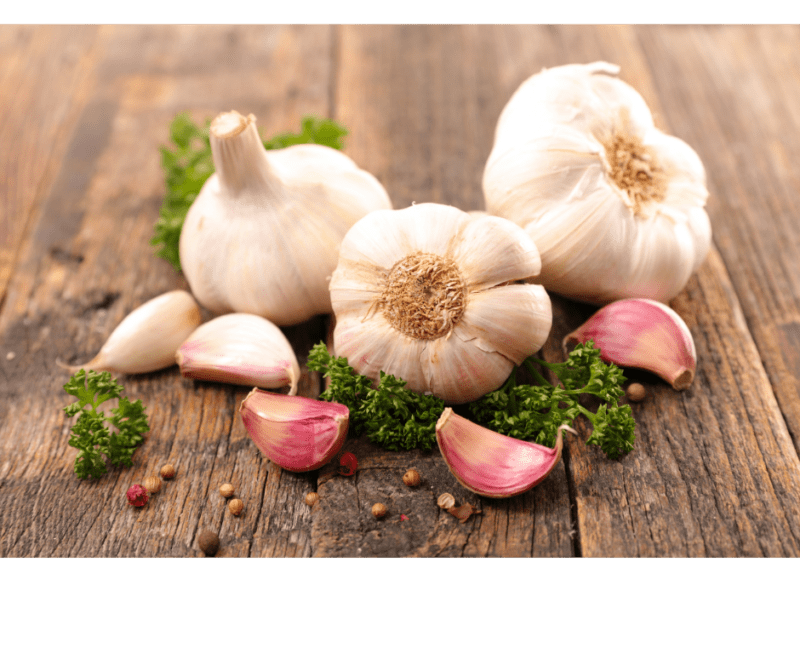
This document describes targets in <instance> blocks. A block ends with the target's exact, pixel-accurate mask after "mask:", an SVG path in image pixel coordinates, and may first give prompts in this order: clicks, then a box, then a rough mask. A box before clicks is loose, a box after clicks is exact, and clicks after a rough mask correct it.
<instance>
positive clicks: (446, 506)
mask: <svg viewBox="0 0 800 671" xmlns="http://www.w3.org/2000/svg"><path fill="white" fill-rule="evenodd" d="M436 505H437V506H439V507H440V508H442V509H443V510H450V508H452V507H453V506H454V505H456V500H455V498H454V497H453V495H452V494H449V493H448V492H445V493H444V494H442V495H441V496H440V497H439V499H438V500H437V501H436Z"/></svg>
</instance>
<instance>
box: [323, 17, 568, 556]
mask: <svg viewBox="0 0 800 671" xmlns="http://www.w3.org/2000/svg"><path fill="white" fill-rule="evenodd" d="M340 32H341V35H340V38H339V42H338V43H339V49H338V53H339V54H340V62H339V65H338V68H337V92H336V102H337V117H338V118H340V119H342V121H343V122H344V123H345V125H346V126H348V127H349V128H353V129H358V132H357V133H356V132H354V133H353V137H352V139H351V143H350V145H349V151H350V154H351V156H353V158H354V159H355V160H356V161H357V162H358V163H359V164H360V165H363V166H364V167H366V168H367V169H369V170H371V171H373V172H374V174H375V175H376V176H377V177H378V178H379V179H380V180H381V181H382V183H383V184H384V185H385V186H386V188H387V190H388V192H389V195H390V197H391V198H392V203H393V205H394V206H395V207H396V208H402V207H407V206H409V205H411V203H412V202H417V203H421V202H440V203H446V204H450V205H454V206H456V207H459V208H461V209H463V210H474V209H479V208H482V206H483V197H482V194H481V190H480V181H481V175H482V172H483V165H484V162H485V160H486V157H487V156H488V153H489V150H490V148H491V141H492V137H493V133H494V120H495V118H496V114H497V113H498V110H496V107H497V104H498V101H499V100H500V99H499V97H498V95H497V84H496V78H497V75H496V66H497V63H498V61H500V60H502V59H501V58H499V57H497V56H495V54H494V53H493V52H492V50H491V49H490V47H493V48H497V46H498V45H499V44H501V43H502V38H501V36H499V35H498V34H497V33H496V32H495V29H494V28H492V27H487V28H486V29H484V28H483V27H481V28H478V27H475V26H419V27H415V28H409V27H403V26H370V27H364V26H359V27H350V26H345V27H342V28H341V30H340ZM526 44H527V43H526ZM345 449H350V450H351V451H353V452H354V454H356V456H358V458H359V463H360V468H362V469H363V471H359V473H358V474H357V476H356V478H355V479H354V480H349V479H347V478H342V477H330V478H329V477H326V475H325V472H323V474H322V475H321V477H320V483H319V488H318V491H319V493H320V496H321V497H322V499H321V501H320V503H319V504H318V505H319V511H316V512H315V513H314V526H313V531H312V538H313V543H312V545H313V547H314V553H315V555H316V556H406V555H409V556H520V557H530V556H562V557H564V556H572V555H573V553H574V550H573V539H572V536H571V532H572V522H571V519H570V506H569V495H568V486H567V480H566V472H565V470H564V467H563V465H559V466H558V467H557V468H556V470H555V471H554V472H553V473H552V474H551V475H550V476H549V478H548V480H547V483H546V485H543V486H541V487H537V488H536V489H535V490H533V491H531V492H529V493H527V494H525V495H524V496H521V497H517V498H516V499H514V500H513V501H493V500H490V499H485V498H481V497H478V496H477V495H475V494H473V493H471V492H469V491H468V490H466V489H464V488H463V487H461V486H460V485H459V484H458V482H457V481H456V480H455V478H454V477H453V476H452V475H451V474H450V473H449V471H448V470H447V466H446V464H445V463H444V461H443V460H442V458H441V455H439V454H438V451H437V450H434V452H433V453H432V454H416V453H415V452H412V453H407V454H403V453H399V454H398V453H391V452H387V451H385V450H382V449H381V448H377V447H374V446H370V445H369V443H368V442H366V441H364V440H360V441H352V442H351V443H348V446H347V447H346V448H345ZM412 466H415V467H416V468H417V469H418V470H419V471H420V473H421V474H422V477H423V481H424V483H425V484H426V486H425V487H421V488H420V489H419V490H416V491H408V488H406V487H405V485H403V484H402V482H401V478H402V475H403V473H404V472H405V470H406V469H407V468H410V467H412ZM445 491H449V492H450V493H452V494H453V495H454V496H455V497H456V501H457V502H458V503H459V504H460V503H472V504H473V505H474V506H475V507H477V508H479V509H481V510H482V511H483V512H482V515H475V516H474V517H472V518H471V519H470V520H469V521H467V522H466V523H464V524H461V523H460V522H459V521H458V520H456V518H454V517H453V516H452V515H449V514H448V513H446V512H443V511H441V510H440V509H439V508H438V507H437V506H436V499H437V497H438V496H439V494H441V493H443V492H445ZM378 501H380V502H383V503H385V504H386V505H387V507H388V508H389V510H390V514H389V516H387V518H385V519H384V520H379V521H376V520H374V519H373V518H372V516H371V513H370V509H371V506H372V504H373V503H376V502H378ZM333 509H336V510H339V511H342V512H343V514H340V515H336V514H334V512H333ZM344 511H346V512H344ZM401 513H402V514H406V515H407V516H408V518H409V519H408V520H400V519H399V514H401Z"/></svg>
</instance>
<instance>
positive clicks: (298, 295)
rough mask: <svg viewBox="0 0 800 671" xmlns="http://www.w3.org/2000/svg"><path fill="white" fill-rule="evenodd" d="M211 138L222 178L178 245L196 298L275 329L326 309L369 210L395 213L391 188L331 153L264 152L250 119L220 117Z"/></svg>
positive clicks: (207, 189)
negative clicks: (351, 235) (350, 237)
mask: <svg viewBox="0 0 800 671" xmlns="http://www.w3.org/2000/svg"><path fill="white" fill-rule="evenodd" d="M210 138H211V151H212V154H213V157H214V165H215V167H216V172H215V173H214V174H213V175H212V176H211V177H210V178H209V179H208V181H207V182H206V183H205V184H204V185H203V188H202V189H201V191H200V193H199V194H198V196H197V199H196V200H195V202H194V203H193V204H192V206H191V208H190V209H189V212H188V213H187V215H186V221H185V222H184V224H183V229H182V231H181V238H180V245H179V249H180V259H181V267H182V268H183V272H184V274H185V275H186V278H187V280H188V281H189V285H190V286H191V288H192V292H193V293H194V295H195V296H196V297H197V300H198V301H199V302H200V303H201V304H202V305H203V306H205V307H207V308H208V309H209V310H211V311H212V312H214V313H217V314H220V313H226V312H247V313H252V314H256V315H260V316H262V317H265V318H266V319H269V320H270V321H271V322H273V323H275V324H277V325H278V326H287V325H291V324H298V323H300V322H302V321H305V320H307V319H309V318H310V317H312V316H313V315H315V314H324V313H328V312H330V310H331V305H330V294H329V293H328V280H329V278H330V275H331V272H333V269H334V268H335V267H336V262H337V258H338V250H339V243H340V242H341V240H342V237H343V236H344V234H345V233H346V232H347V230H348V229H349V228H350V227H351V226H352V225H353V224H354V223H355V222H356V221H358V220H359V219H360V218H361V217H362V216H364V215H365V214H367V213H368V212H371V211H373V210H378V209H391V207H392V204H391V201H390V200H389V196H388V195H387V193H386V191H385V189H384V188H383V187H382V186H381V184H380V183H379V182H378V180H377V179H375V177H373V176H372V175H371V174H369V173H368V172H366V171H364V170H361V169H359V168H358V166H357V165H356V164H355V163H354V162H353V161H352V160H351V159H350V158H348V157H347V156H345V155H344V154H343V153H342V152H340V151H337V150H335V149H331V148H330V147H324V146H321V145H296V146H292V147H287V148H285V149H276V150H270V151H267V150H266V149H264V145H263V143H262V141H261V139H260V137H259V135H258V131H257V129H256V124H255V117H254V116H253V115H252V114H251V115H250V116H249V117H246V118H245V117H243V116H242V115H241V114H239V113H238V112H226V113H223V114H220V115H219V116H218V117H217V118H216V119H215V120H214V121H213V122H212V124H211V133H210Z"/></svg>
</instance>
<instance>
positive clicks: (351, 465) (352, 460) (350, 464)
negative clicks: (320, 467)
mask: <svg viewBox="0 0 800 671" xmlns="http://www.w3.org/2000/svg"><path fill="white" fill-rule="evenodd" d="M357 468H358V459H356V455H355V454H353V453H352V452H343V453H342V456H341V457H339V475H346V476H350V475H353V473H355V472H356V469H357Z"/></svg>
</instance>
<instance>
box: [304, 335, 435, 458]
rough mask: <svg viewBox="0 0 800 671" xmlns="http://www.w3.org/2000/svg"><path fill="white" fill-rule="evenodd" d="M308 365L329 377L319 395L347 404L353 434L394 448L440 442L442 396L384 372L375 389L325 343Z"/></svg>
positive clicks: (430, 445)
mask: <svg viewBox="0 0 800 671" xmlns="http://www.w3.org/2000/svg"><path fill="white" fill-rule="evenodd" d="M307 365H308V367H309V369H311V370H315V371H317V372H319V373H322V374H323V375H324V376H325V377H328V378H330V385H329V386H328V388H327V389H326V390H325V391H323V392H322V393H321V394H320V398H321V399H323V400H325V401H335V402H336V403H341V404H343V405H346V406H347V407H348V409H349V410H350V427H351V431H352V432H353V435H355V436H358V435H361V434H362V433H366V435H367V438H369V439H370V440H371V441H372V442H373V443H375V444H377V445H382V446H383V447H385V448H386V449H389V450H399V449H405V450H412V449H414V448H417V447H419V448H422V449H423V450H430V449H432V448H433V446H434V445H435V444H436V422H437V420H438V419H439V416H440V415H441V414H442V411H443V410H444V402H443V401H442V400H441V399H438V398H436V397H435V396H428V395H424V394H417V393H416V392H413V391H411V390H410V389H407V388H406V383H405V381H404V380H400V379H398V378H396V377H395V376H394V375H387V374H386V373H384V372H383V371H381V373H380V376H379V380H378V386H377V388H374V389H373V387H372V381H371V380H370V379H369V378H368V377H365V376H364V375H359V374H358V373H356V372H355V370H353V368H352V366H350V365H348V363H347V359H346V358H345V357H334V356H331V354H330V353H329V352H328V350H327V348H326V347H325V345H324V344H323V343H319V344H317V345H315V346H314V347H313V348H312V349H311V352H310V353H309V355H308V363H307Z"/></svg>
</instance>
